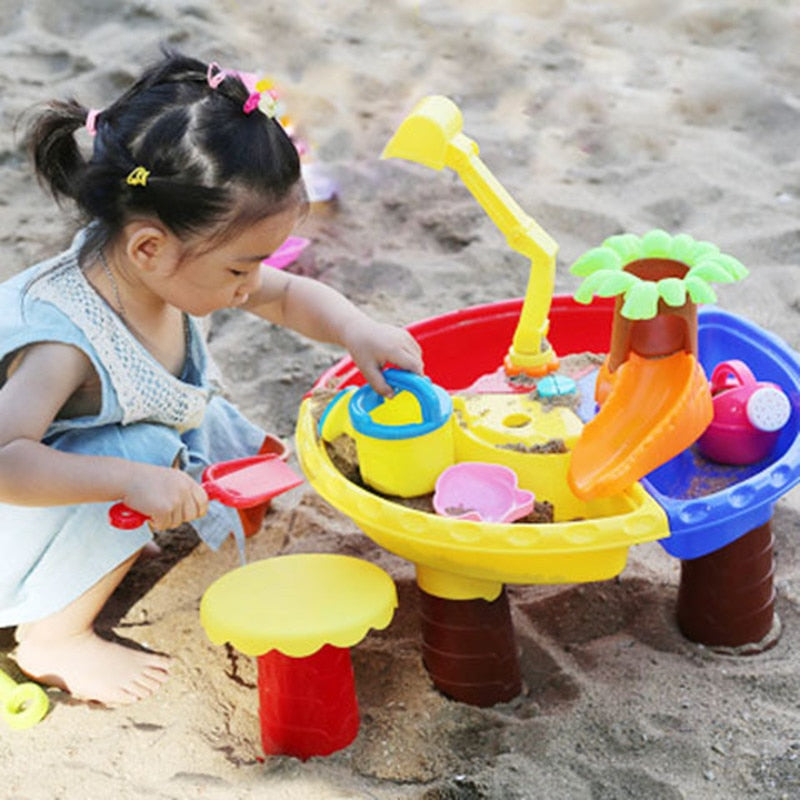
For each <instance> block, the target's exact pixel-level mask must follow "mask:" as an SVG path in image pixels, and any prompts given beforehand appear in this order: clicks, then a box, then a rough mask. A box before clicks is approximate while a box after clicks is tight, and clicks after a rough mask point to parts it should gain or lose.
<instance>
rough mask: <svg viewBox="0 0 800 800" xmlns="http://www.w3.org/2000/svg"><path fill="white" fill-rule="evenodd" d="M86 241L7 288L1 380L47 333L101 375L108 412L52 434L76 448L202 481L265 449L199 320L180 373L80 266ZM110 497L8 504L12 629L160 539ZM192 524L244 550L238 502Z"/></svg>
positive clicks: (3, 514) (5, 605)
mask: <svg viewBox="0 0 800 800" xmlns="http://www.w3.org/2000/svg"><path fill="white" fill-rule="evenodd" d="M82 238H83V236H82V234H79V235H78V236H77V237H76V239H75V241H74V242H73V244H72V246H71V248H70V249H69V250H67V251H65V252H64V253H61V254H60V255H58V256H56V257H55V258H53V259H50V260H48V261H45V262H42V263H40V264H37V265H36V266H33V267H30V268H29V269H27V270H25V271H24V272H22V273H20V274H18V275H16V276H14V277H13V278H11V279H10V280H8V281H6V282H5V283H3V284H0V385H2V383H3V382H5V379H6V370H7V368H8V364H9V362H10V360H11V358H12V357H13V355H14V353H16V352H17V351H18V350H19V349H20V348H22V347H25V346H27V345H30V344H33V343H35V342H45V341H48V342H52V341H56V342H63V343H67V344H70V345H73V346H74V347H77V348H79V349H80V350H81V351H82V352H83V353H85V355H86V356H87V357H88V358H89V360H90V361H91V363H92V365H93V367H94V369H95V371H96V373H97V375H98V377H99V380H100V386H101V408H100V411H99V413H98V414H97V415H92V416H81V417H75V418H72V419H56V420H55V421H53V423H52V424H51V425H50V427H49V428H48V430H47V432H46V433H45V436H44V438H43V440H42V441H43V442H44V443H45V444H47V445H48V446H50V447H52V448H54V449H56V450H61V451H64V452H69V453H84V454H89V455H105V456H116V457H120V458H125V459H129V460H131V461H140V462H145V463H148V464H155V465H158V466H163V467H170V466H173V465H176V464H177V465H178V466H179V467H180V468H181V469H183V470H185V471H186V472H188V473H189V474H191V475H192V476H193V477H195V478H196V479H197V480H200V478H201V475H202V473H203V470H204V469H205V467H206V466H208V465H209V464H211V463H215V462H217V461H224V460H227V459H231V458H238V457H243V456H249V455H253V454H255V453H257V452H258V451H259V448H260V447H261V445H262V443H263V441H264V437H265V433H264V431H263V430H261V429H260V428H259V427H257V426H256V425H253V424H252V423H251V422H249V421H248V420H247V419H246V418H245V417H244V416H242V414H241V413H240V412H239V411H237V409H236V408H235V407H234V406H233V405H231V404H230V403H229V402H228V401H227V400H226V399H225V398H224V397H223V396H222V395H221V393H220V388H219V383H218V381H217V380H216V378H215V377H214V376H215V369H214V365H213V362H212V361H211V359H210V356H209V353H208V351H207V348H206V345H205V340H204V338H203V335H202V332H201V330H200V327H199V325H198V323H197V321H196V320H194V319H193V318H191V317H189V316H186V318H185V324H186V337H187V358H186V363H185V366H184V370H183V373H182V374H181V375H180V376H179V377H175V376H174V375H172V374H171V373H169V372H168V370H166V369H165V368H164V367H163V366H162V365H161V364H160V363H159V362H158V361H157V360H156V359H155V358H154V357H153V356H152V355H151V354H150V353H149V352H148V351H147V350H146V349H145V348H144V346H143V345H141V344H140V343H139V341H138V340H137V339H136V338H135V337H134V336H133V334H132V333H131V332H130V331H129V330H128V328H127V327H126V325H125V324H124V322H123V321H122V320H121V319H120V317H119V316H118V315H117V314H116V313H115V312H114V310H113V309H112V308H111V307H110V306H109V305H108V304H107V303H106V302H105V300H104V299H103V298H102V297H101V296H100V295H99V294H98V293H97V292H96V291H95V290H94V288H93V287H92V286H91V285H90V284H89V283H88V281H87V280H86V278H85V276H84V275H83V272H82V270H81V268H80V265H79V263H78V251H79V249H80V245H81V241H82ZM110 505H111V504H110V503H82V504H77V505H62V506H50V507H42V508H39V507H28V506H18V505H13V504H10V503H0V550H1V551H2V553H3V557H2V559H1V560H0V627H5V626H11V625H18V624H21V623H23V622H30V621H34V620H37V619H41V618H42V617H45V616H48V615H49V614H52V613H54V612H56V611H59V610H61V609H63V608H64V607H65V606H67V605H68V604H69V603H71V602H72V601H73V600H75V599H77V598H78V597H79V596H80V595H81V594H83V593H84V592H85V591H86V590H87V589H89V588H90V587H91V586H93V585H94V584H95V583H97V582H98V581H99V580H100V579H101V578H102V577H103V576H104V575H106V574H108V573H109V572H110V571H111V570H113V569H114V568H115V567H116V566H118V565H119V564H121V563H122V562H124V561H125V560H126V559H128V558H129V557H130V556H131V555H133V554H134V553H136V552H137V551H138V550H140V549H141V548H142V547H143V546H144V545H145V544H146V543H147V541H149V540H150V539H151V538H152V534H151V531H150V529H149V527H148V526H147V525H142V526H141V527H139V528H137V529H135V530H119V529H117V528H115V527H113V526H112V525H111V524H110V523H109V516H108V511H109V508H110ZM192 524H193V526H194V528H195V529H196V531H197V533H198V535H199V536H200V538H201V539H202V540H203V541H204V542H205V543H206V544H208V545H209V546H210V547H211V548H212V549H215V550H216V549H217V548H218V547H219V546H220V544H221V543H222V542H223V540H224V539H226V538H227V537H228V536H229V535H230V534H233V535H234V536H235V537H236V538H237V541H238V542H239V545H240V549H241V546H242V542H243V532H242V525H241V522H240V520H239V515H238V513H237V512H236V511H235V510H234V509H231V508H226V507H225V506H223V505H221V504H220V503H218V502H216V501H212V502H211V503H210V504H209V511H208V513H207V514H206V515H205V516H204V517H202V518H200V519H197V520H195V521H194V522H193V523H192Z"/></svg>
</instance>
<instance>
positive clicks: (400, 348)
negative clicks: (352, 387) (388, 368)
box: [344, 317, 424, 397]
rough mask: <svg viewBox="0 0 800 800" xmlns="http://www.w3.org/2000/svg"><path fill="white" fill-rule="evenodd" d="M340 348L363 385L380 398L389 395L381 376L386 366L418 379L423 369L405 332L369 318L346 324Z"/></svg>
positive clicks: (414, 344)
mask: <svg viewBox="0 0 800 800" xmlns="http://www.w3.org/2000/svg"><path fill="white" fill-rule="evenodd" d="M344 346H345V347H346V348H347V350H348V352H349V353H350V355H351V357H352V359H353V361H355V363H356V366H357V367H358V368H359V369H360V370H361V373H362V374H363V376H364V377H365V378H366V380H367V383H369V385H370V386H371V387H372V388H373V389H374V390H375V391H376V392H378V394H380V395H383V396H384V397H391V396H392V394H393V389H392V387H391V386H389V384H388V383H387V382H386V380H385V379H384V377H383V372H382V369H383V367H384V366H385V365H386V364H387V363H391V364H393V365H394V366H396V367H399V368H400V369H405V370H408V371H409V372H416V373H417V374H418V375H421V374H422V371H423V369H424V364H423V361H422V348H420V346H419V343H418V342H417V340H416V339H415V338H414V337H413V336H412V335H411V334H410V333H409V332H408V331H407V330H405V329H404V328H398V327H397V326H395V325H389V324H387V323H383V322H376V321H375V320H373V319H370V318H369V317H361V318H358V319H356V320H354V321H353V322H352V323H351V324H348V326H347V329H346V335H345V340H344Z"/></svg>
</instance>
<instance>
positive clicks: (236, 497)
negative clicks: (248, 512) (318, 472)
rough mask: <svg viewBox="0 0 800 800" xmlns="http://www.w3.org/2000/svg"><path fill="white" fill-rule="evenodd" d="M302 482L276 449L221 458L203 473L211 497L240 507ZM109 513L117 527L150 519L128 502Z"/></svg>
mask: <svg viewBox="0 0 800 800" xmlns="http://www.w3.org/2000/svg"><path fill="white" fill-rule="evenodd" d="M302 482H303V479H302V478H301V477H300V476H299V475H298V474H297V473H296V472H295V471H294V470H293V469H292V468H291V467H290V466H289V465H288V464H287V463H286V462H285V461H284V460H283V459H282V458H281V457H280V456H279V455H278V454H276V453H265V454H263V455H258V456H249V457H248V458H235V459H232V460H231V461H221V462H219V463H218V464H211V465H210V466H209V467H206V470H205V472H204V473H203V488H204V489H205V490H206V493H207V494H208V497H209V499H211V500H219V501H220V502H221V503H223V504H224V505H226V506H232V507H233V508H238V509H243V508H252V507H253V506H258V505H260V504H261V503H265V502H266V501H267V500H271V499H272V498H273V497H275V496H276V495H279V494H281V493H282V492H286V491H288V490H289V489H293V488H294V487H295V486H299V485H300V484H301V483H302ZM108 516H109V519H110V521H111V524H112V525H113V526H114V527H115V528H123V529H125V530H132V529H133V528H138V527H139V526H140V525H143V524H144V523H145V522H147V520H148V517H147V516H145V515H144V514H142V513H141V512H139V511H135V510H134V509H132V508H129V507H128V506H126V505H125V504H124V503H115V504H114V505H113V506H111V508H110V509H109V511H108Z"/></svg>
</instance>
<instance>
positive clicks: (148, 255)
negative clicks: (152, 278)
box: [125, 221, 179, 272]
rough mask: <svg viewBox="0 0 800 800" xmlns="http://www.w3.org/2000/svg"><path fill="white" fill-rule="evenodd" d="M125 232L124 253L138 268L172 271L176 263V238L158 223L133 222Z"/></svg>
mask: <svg viewBox="0 0 800 800" xmlns="http://www.w3.org/2000/svg"><path fill="white" fill-rule="evenodd" d="M125 233H126V240H125V241H126V245H125V255H126V256H127V257H128V259H129V260H130V263H132V264H133V265H135V266H136V267H137V268H138V269H141V270H144V271H146V272H155V271H159V270H161V271H164V270H167V271H172V269H173V268H174V266H175V265H176V264H177V259H178V256H179V248H178V243H177V240H176V238H175V236H173V235H172V234H171V233H169V232H168V231H167V230H165V229H164V228H163V227H162V226H161V225H159V224H158V223H153V222H149V221H143V222H134V223H131V225H129V226H128V229H127V230H126V231H125Z"/></svg>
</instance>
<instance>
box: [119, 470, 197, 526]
mask: <svg viewBox="0 0 800 800" xmlns="http://www.w3.org/2000/svg"><path fill="white" fill-rule="evenodd" d="M132 466H135V471H134V472H133V474H132V476H131V479H130V481H129V482H128V483H127V491H126V493H125V495H124V497H122V498H121V500H122V502H123V503H125V505H126V506H128V507H129V508H132V509H135V510H136V511H138V512H140V513H141V514H144V515H145V516H147V517H149V518H150V519H149V524H150V527H151V528H152V529H153V530H156V531H165V530H170V529H171V528H177V527H178V526H179V525H181V524H182V523H184V522H191V521H192V520H193V519H197V518H198V517H202V516H203V515H204V514H205V513H206V512H207V511H208V495H206V492H205V489H203V487H202V486H201V485H200V484H199V483H197V481H195V480H194V479H193V478H192V477H191V476H190V475H187V474H186V473H185V472H181V471H180V470H179V469H171V468H169V467H155V466H151V465H150V464H135V465H132Z"/></svg>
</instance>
